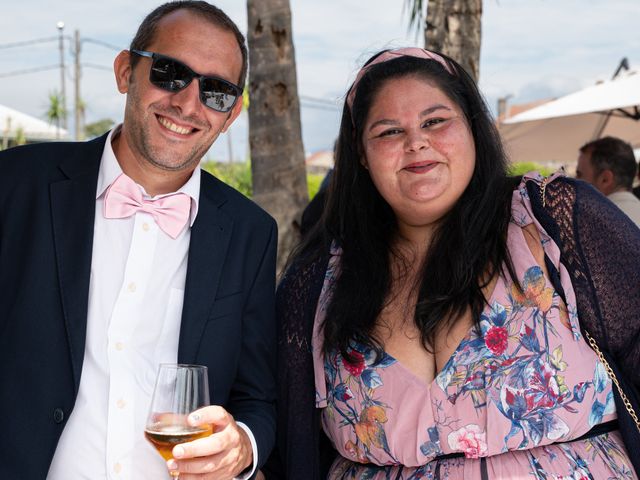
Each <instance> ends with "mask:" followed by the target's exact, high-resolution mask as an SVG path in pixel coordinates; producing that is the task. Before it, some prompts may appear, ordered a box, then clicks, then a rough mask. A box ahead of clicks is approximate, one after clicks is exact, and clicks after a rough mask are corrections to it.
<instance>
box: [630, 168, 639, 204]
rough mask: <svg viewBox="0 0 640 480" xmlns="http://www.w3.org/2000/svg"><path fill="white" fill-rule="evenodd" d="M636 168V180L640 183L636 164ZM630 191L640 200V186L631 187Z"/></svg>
mask: <svg viewBox="0 0 640 480" xmlns="http://www.w3.org/2000/svg"><path fill="white" fill-rule="evenodd" d="M636 168H637V171H638V174H637V179H638V182H640V164H638V166H637V167H636ZM631 191H632V192H633V194H634V195H635V196H636V197H638V198H639V199H640V184H638V185H637V186H635V187H633V188H632V189H631Z"/></svg>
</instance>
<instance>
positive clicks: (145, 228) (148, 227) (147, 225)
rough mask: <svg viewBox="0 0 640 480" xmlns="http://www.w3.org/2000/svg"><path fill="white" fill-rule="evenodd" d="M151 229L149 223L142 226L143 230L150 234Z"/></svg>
mask: <svg viewBox="0 0 640 480" xmlns="http://www.w3.org/2000/svg"><path fill="white" fill-rule="evenodd" d="M150 228H151V227H150V226H149V224H148V223H147V222H144V223H143V224H142V230H144V231H145V232H148V231H149V229H150Z"/></svg>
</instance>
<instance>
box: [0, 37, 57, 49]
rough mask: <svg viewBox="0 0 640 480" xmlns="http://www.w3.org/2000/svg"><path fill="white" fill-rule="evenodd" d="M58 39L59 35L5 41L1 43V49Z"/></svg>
mask: <svg viewBox="0 0 640 480" xmlns="http://www.w3.org/2000/svg"><path fill="white" fill-rule="evenodd" d="M57 41H58V37H47V38H37V39H35V40H25V41H23V42H13V43H4V44H1V45H0V49H5V48H14V47H26V46H29V45H34V44H36V43H45V42H57Z"/></svg>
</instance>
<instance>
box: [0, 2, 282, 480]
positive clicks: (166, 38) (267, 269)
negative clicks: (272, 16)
mask: <svg viewBox="0 0 640 480" xmlns="http://www.w3.org/2000/svg"><path fill="white" fill-rule="evenodd" d="M114 71H115V79H116V83H117V87H118V89H119V91H120V92H121V93H123V94H126V106H125V111H124V122H123V123H122V124H121V125H118V126H117V127H116V128H114V129H113V130H112V131H111V132H109V133H108V134H106V135H104V136H102V137H100V138H98V139H96V140H93V141H90V142H86V143H51V144H39V145H31V146H26V147H19V148H15V149H10V150H7V151H3V152H1V153H0V364H1V365H2V372H3V373H2V389H1V390H0V410H1V411H2V412H3V421H2V428H3V432H4V434H3V435H2V436H1V439H0V450H2V452H3V454H2V462H0V477H1V478H16V479H17V478H28V479H44V478H48V479H50V480H79V479H86V478H92V479H94V478H95V479H97V478H103V479H105V478H109V479H130V480H133V479H135V480H139V479H159V478H165V477H168V473H167V468H169V469H170V470H171V471H172V472H173V473H174V474H175V473H180V478H181V479H184V480H189V479H198V478H202V479H205V478H216V479H218V480H219V479H230V478H234V477H240V478H248V477H250V476H252V475H253V472H254V470H255V469H256V468H257V467H259V466H260V465H261V464H262V463H264V461H265V460H266V459H267V457H268V455H269V453H270V451H271V449H272V446H273V444H274V441H275V418H276V414H275V404H274V400H275V393H276V390H275V360H276V356H275V347H276V343H275V340H276V328H275V326H276V325H275V315H274V295H275V257H276V242H277V232H276V225H275V222H274V220H273V219H272V218H271V217H270V216H269V215H267V214H266V213H265V212H263V211H262V210H261V209H259V208H258V207H257V206H256V205H254V204H253V203H252V202H250V201H249V200H247V199H246V198H245V197H244V196H243V195H241V194H240V193H238V192H236V191H235V190H233V189H232V188H230V187H229V186H227V185H225V184H224V183H222V182H220V181H219V180H217V179H216V178H214V177H212V176H210V175H209V174H207V173H206V172H203V171H201V170H200V168H199V163H200V160H201V158H202V156H203V155H204V154H205V153H206V152H207V150H209V148H210V147H211V144H212V143H213V142H214V141H215V140H216V139H217V138H218V135H219V134H220V133H221V132H224V131H226V130H227V129H228V128H229V126H230V125H231V124H232V123H233V121H234V120H235V119H236V117H237V116H238V114H239V113H240V110H241V108H242V101H241V95H242V88H243V85H244V81H245V76H246V71H247V50H246V47H245V44H244V37H243V36H242V34H241V33H240V32H239V30H238V28H237V26H236V25H235V24H234V23H233V22H232V21H231V20H230V19H229V17H228V16H227V15H226V14H225V13H224V12H222V11H221V10H220V9H218V8H216V7H215V6H213V5H211V4H209V3H207V2H203V1H192V0H187V1H179V2H170V3H166V4H164V5H161V6H159V7H157V8H156V9H155V10H153V11H152V12H151V13H150V14H149V15H148V16H147V17H146V18H145V19H144V21H143V22H142V23H141V25H140V27H139V29H138V32H137V34H136V36H135V37H134V39H133V41H132V42H131V47H130V49H129V50H125V51H122V52H121V53H120V54H119V55H118V56H117V57H116V59H115V62H114ZM176 362H179V363H190V364H202V365H206V366H207V367H208V372H209V385H210V397H211V402H212V406H210V407H206V408H204V409H201V410H199V411H197V412H195V413H194V414H193V415H192V416H191V417H190V421H191V422H192V425H198V424H210V425H212V426H213V432H214V433H213V434H212V435H210V436H208V437H205V438H202V439H199V440H195V441H193V442H190V443H185V444H181V445H178V446H176V447H175V448H174V449H173V456H174V458H175V460H170V461H169V462H168V465H167V464H166V463H165V462H164V461H163V460H162V458H161V457H160V455H158V454H157V452H156V451H155V450H154V449H153V448H152V446H151V445H150V444H149V443H148V442H147V441H146V440H145V438H144V427H145V420H146V416H147V413H148V409H149V404H150V399H151V394H152V392H153V388H154V379H155V375H156V371H157V368H158V365H159V364H160V363H176Z"/></svg>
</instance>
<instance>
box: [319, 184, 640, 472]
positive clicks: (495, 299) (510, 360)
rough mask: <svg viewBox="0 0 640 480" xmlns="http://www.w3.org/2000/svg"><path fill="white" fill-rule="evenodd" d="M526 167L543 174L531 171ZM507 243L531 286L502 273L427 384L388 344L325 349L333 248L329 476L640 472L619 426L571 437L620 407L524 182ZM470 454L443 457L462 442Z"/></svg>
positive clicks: (325, 403)
mask: <svg viewBox="0 0 640 480" xmlns="http://www.w3.org/2000/svg"><path fill="white" fill-rule="evenodd" d="M526 178H535V179H537V180H538V181H539V180H540V177H537V176H534V175H530V176H525V179H526ZM531 223H533V224H535V226H536V227H537V229H538V231H539V233H540V238H541V242H542V247H543V249H544V251H545V253H546V255H547V256H548V257H549V258H550V259H551V261H552V262H553V263H554V264H555V266H556V268H557V269H558V271H559V272H560V276H561V283H562V286H563V289H564V293H565V295H566V300H567V304H566V305H565V304H564V302H563V301H562V299H561V297H560V296H559V295H558V293H557V292H556V291H555V290H554V289H553V287H552V285H551V282H550V281H549V279H548V278H546V276H545V274H544V273H543V270H542V269H541V268H540V266H539V265H538V263H537V262H536V260H535V258H534V257H533V255H532V253H531V251H530V249H529V247H528V245H527V242H526V240H525V238H524V235H523V230H522V227H524V226H526V225H530V224H531ZM507 241H508V245H509V248H510V252H511V255H512V259H513V262H514V267H515V270H516V273H517V276H518V279H519V281H520V283H521V285H522V287H523V290H524V291H523V292H520V291H518V290H517V289H516V288H514V286H513V285H512V282H511V281H510V279H508V278H507V277H501V278H500V279H499V280H498V282H497V285H496V286H495V289H494V291H493V293H492V296H491V298H490V301H489V302H488V305H487V306H486V307H485V309H484V312H483V313H482V315H481V320H480V330H481V332H478V331H477V329H476V328H475V327H474V328H472V329H471V330H470V331H469V332H468V334H467V336H466V337H465V338H464V339H463V340H462V341H461V343H460V345H459V346H458V348H457V349H456V350H455V352H454V353H453V354H452V356H451V357H450V359H449V361H448V362H447V364H446V365H445V366H444V367H443V369H442V371H441V372H440V373H439V374H438V375H437V376H436V378H435V380H434V381H433V382H432V383H431V384H430V385H427V384H426V383H425V382H423V381H422V380H421V379H419V378H417V377H416V376H414V375H413V374H412V373H411V372H410V371H409V370H407V369H406V368H404V367H403V366H402V365H401V364H400V363H399V362H397V361H396V360H395V359H394V358H393V357H391V356H390V355H388V354H386V353H385V354H384V357H383V358H381V359H379V361H378V362H376V361H375V354H374V352H373V351H371V350H369V349H367V348H366V347H364V346H363V345H360V344H357V343H355V342H354V343H353V344H352V353H353V356H354V358H355V360H354V361H353V362H351V363H350V362H347V361H346V360H345V359H344V358H343V357H342V356H341V355H340V354H339V353H332V354H330V355H327V356H325V355H323V353H322V331H321V328H320V326H321V324H322V322H323V320H324V318H325V312H326V306H327V305H328V302H329V301H330V293H331V286H332V284H333V281H334V279H335V278H336V276H337V274H338V271H339V268H340V251H339V250H338V249H333V251H332V257H331V260H330V261H329V266H328V269H327V273H326V277H325V282H324V286H323V289H322V293H321V294H320V300H319V302H318V308H317V312H316V318H315V324H314V334H313V342H312V343H313V352H314V367H315V384H316V406H317V407H318V408H321V409H322V415H321V418H322V427H323V429H324V431H325V433H326V434H327V435H328V437H329V438H330V439H331V441H332V442H333V445H334V447H335V448H336V450H337V451H338V452H339V453H340V457H339V458H338V459H337V460H336V461H335V462H334V464H333V466H332V467H331V472H330V474H329V478H330V479H404V480H407V479H420V478H424V479H433V478H441V479H462V478H464V479H481V478H482V477H481V465H480V463H481V461H480V458H481V457H486V471H487V474H488V478H490V479H499V478H501V479H502V478H504V479H506V478H510V479H541V480H542V479H545V480H546V479H556V480H565V479H566V480H569V479H614V478H615V479H618V478H630V479H635V478H637V477H636V475H635V473H634V472H633V468H632V466H631V463H630V461H629V459H628V458H627V454H626V450H625V448H624V446H623V443H622V440H621V437H620V435H619V433H618V432H617V431H615V432H611V433H605V434H602V435H599V436H596V437H592V438H589V439H586V440H580V441H574V442H571V439H576V438H578V437H580V436H582V435H583V434H585V433H587V432H588V431H589V430H590V429H591V428H592V427H593V426H594V425H597V424H600V423H604V422H607V421H609V420H612V419H615V418H616V413H615V404H614V400H613V394H612V383H611V380H610V379H609V377H608V376H607V374H606V371H605V369H604V367H603V365H602V364H601V363H600V362H599V361H598V358H597V357H596V355H595V354H594V352H593V351H592V350H591V348H590V347H589V346H588V344H587V343H586V341H585V339H584V338H583V336H582V334H581V333H580V327H579V321H578V317H577V313H576V302H575V295H574V292H573V288H572V286H571V283H570V281H569V276H568V273H567V272H566V270H565V269H564V267H563V266H562V264H561V263H560V252H559V249H558V247H557V245H556V244H555V243H554V242H553V241H552V240H551V238H550V237H549V236H548V235H547V234H546V233H545V232H544V230H543V229H542V227H541V226H540V225H539V224H538V223H537V221H536V220H535V217H534V216H533V214H532V212H531V205H530V202H529V199H528V195H527V191H526V188H525V187H524V183H523V184H521V185H520V187H519V188H518V189H517V190H515V191H514V195H513V202H512V219H511V223H510V225H509V230H508V240H507ZM458 452H461V453H463V454H464V457H462V458H449V459H438V460H437V461H434V459H436V457H441V456H443V455H447V454H452V453H458Z"/></svg>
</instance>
